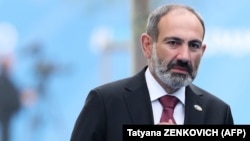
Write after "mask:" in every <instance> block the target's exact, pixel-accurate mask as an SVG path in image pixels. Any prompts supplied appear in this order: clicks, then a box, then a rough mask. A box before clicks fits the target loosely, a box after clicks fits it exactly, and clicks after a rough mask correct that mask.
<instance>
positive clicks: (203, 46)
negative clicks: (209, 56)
mask: <svg viewBox="0 0 250 141" xmlns="http://www.w3.org/2000/svg"><path fill="white" fill-rule="evenodd" d="M206 48H207V45H206V44H203V45H202V47H201V49H202V56H203V54H204V52H205V50H206Z"/></svg>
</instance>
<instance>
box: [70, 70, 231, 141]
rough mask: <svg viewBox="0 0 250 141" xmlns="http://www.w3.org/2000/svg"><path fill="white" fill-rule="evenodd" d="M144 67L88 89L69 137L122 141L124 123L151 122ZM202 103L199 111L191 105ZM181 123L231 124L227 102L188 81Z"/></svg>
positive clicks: (150, 107)
mask: <svg viewBox="0 0 250 141" xmlns="http://www.w3.org/2000/svg"><path fill="white" fill-rule="evenodd" d="M145 70H146V68H144V70H142V71H141V72H140V73H138V74H137V75H135V76H133V77H131V78H126V79H123V80H119V81H116V82H112V83H109V84H105V85H103V86H100V87H97V88H95V89H93V90H91V91H90V93H89V95H88V96H87V99H86V103H85V106H84V107H83V109H82V111H81V113H80V115H79V117H78V119H77V121H76V123H75V127H74V130H73V132H72V135H71V141H122V129H123V125H124V124H154V121H153V112H152V106H151V101H150V97H149V92H148V89H147V84H146V80H145ZM196 104H197V105H199V106H201V107H202V109H203V110H202V111H198V110H196V109H195V108H194V105H196ZM184 124H203V125H205V124H221V125H224V124H234V123H233V117H232V114H231V110H230V107H229V105H228V104H226V103H225V102H223V101H222V100H220V99H219V98H217V97H215V96H213V95H211V94H210V93H208V92H206V91H204V90H202V89H200V88H198V87H197V86H195V85H193V84H191V85H189V86H187V88H186V101H185V119H184Z"/></svg>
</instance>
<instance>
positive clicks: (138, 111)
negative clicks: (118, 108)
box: [124, 68, 154, 124]
mask: <svg viewBox="0 0 250 141" xmlns="http://www.w3.org/2000/svg"><path fill="white" fill-rule="evenodd" d="M145 70H146V68H145V69H144V70H143V71H141V72H140V73H139V74H137V75H136V76H135V77H132V79H131V81H129V83H128V85H127V86H126V88H125V90H126V92H125V94H124V99H125V102H126V105H127V108H128V111H129V114H130V117H131V119H132V123H133V124H153V123H154V121H153V111H152V106H151V100H150V96H149V92H148V89H147V84H146V80H145V75H144V74H145Z"/></svg>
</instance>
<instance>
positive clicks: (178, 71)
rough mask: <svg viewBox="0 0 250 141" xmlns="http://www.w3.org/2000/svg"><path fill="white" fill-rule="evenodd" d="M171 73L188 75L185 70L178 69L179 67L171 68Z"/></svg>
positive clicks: (182, 68) (183, 68)
mask: <svg viewBox="0 0 250 141" xmlns="http://www.w3.org/2000/svg"><path fill="white" fill-rule="evenodd" d="M171 71H172V72H176V73H183V74H188V73H189V71H188V69H187V68H185V67H179V66H175V67H172V68H171Z"/></svg>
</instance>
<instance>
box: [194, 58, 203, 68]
mask: <svg viewBox="0 0 250 141" xmlns="http://www.w3.org/2000/svg"><path fill="white" fill-rule="evenodd" d="M200 61H201V55H197V56H195V57H194V59H193V67H194V68H195V69H198V67H199V65H200Z"/></svg>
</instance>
